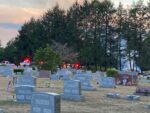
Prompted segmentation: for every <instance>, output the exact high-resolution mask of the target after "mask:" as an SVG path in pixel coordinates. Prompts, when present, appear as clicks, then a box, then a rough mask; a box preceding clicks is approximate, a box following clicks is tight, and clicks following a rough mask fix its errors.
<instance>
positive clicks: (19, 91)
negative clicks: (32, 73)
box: [15, 85, 35, 103]
mask: <svg viewBox="0 0 150 113" xmlns="http://www.w3.org/2000/svg"><path fill="white" fill-rule="evenodd" d="M33 92H35V87H34V86H30V85H21V86H16V87H15V94H16V101H17V102H18V103H31V97H32V93H33Z"/></svg>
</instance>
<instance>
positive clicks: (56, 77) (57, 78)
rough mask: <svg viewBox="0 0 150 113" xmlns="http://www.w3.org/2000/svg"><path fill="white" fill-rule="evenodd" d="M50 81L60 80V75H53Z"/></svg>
mask: <svg viewBox="0 0 150 113" xmlns="http://www.w3.org/2000/svg"><path fill="white" fill-rule="evenodd" d="M50 80H59V76H58V74H57V73H56V74H51V76H50Z"/></svg>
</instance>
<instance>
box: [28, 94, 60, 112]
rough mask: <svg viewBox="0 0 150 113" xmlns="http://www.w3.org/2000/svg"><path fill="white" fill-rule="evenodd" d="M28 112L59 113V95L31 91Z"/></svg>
mask: <svg viewBox="0 0 150 113" xmlns="http://www.w3.org/2000/svg"><path fill="white" fill-rule="evenodd" d="M30 113H60V95H59V94H56V93H33V95H32V100H31V112H30Z"/></svg>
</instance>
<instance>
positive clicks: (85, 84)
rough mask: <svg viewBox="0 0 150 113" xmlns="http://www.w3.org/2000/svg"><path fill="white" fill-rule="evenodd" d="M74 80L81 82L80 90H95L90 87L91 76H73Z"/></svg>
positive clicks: (83, 74)
mask: <svg viewBox="0 0 150 113" xmlns="http://www.w3.org/2000/svg"><path fill="white" fill-rule="evenodd" d="M74 80H79V81H80V82H81V89H83V90H95V88H94V87H93V86H92V85H91V81H90V80H91V76H89V74H86V73H82V74H75V75H74Z"/></svg>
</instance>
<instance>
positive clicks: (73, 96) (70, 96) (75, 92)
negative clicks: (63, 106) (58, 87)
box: [61, 80, 84, 101]
mask: <svg viewBox="0 0 150 113" xmlns="http://www.w3.org/2000/svg"><path fill="white" fill-rule="evenodd" d="M61 97H62V99H67V100H74V101H81V100H83V99H84V96H83V95H82V94H81V84H80V81H78V80H68V81H64V92H63V94H62V95H61Z"/></svg>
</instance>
